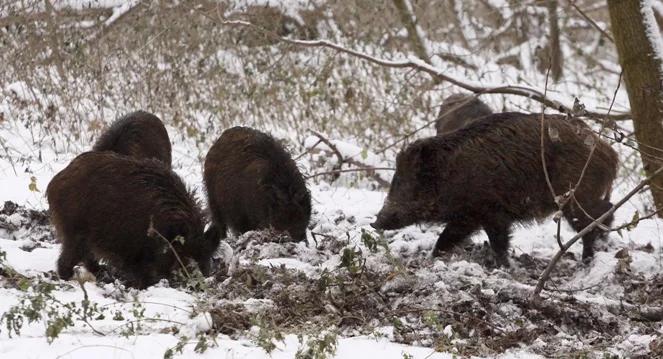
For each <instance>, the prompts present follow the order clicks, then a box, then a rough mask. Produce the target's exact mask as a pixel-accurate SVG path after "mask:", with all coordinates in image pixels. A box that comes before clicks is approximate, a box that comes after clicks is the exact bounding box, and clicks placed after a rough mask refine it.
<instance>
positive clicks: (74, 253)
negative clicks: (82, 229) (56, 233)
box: [58, 236, 87, 280]
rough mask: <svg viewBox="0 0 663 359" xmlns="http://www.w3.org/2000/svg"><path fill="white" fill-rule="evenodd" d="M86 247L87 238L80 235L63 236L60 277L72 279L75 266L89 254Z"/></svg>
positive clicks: (59, 265)
mask: <svg viewBox="0 0 663 359" xmlns="http://www.w3.org/2000/svg"><path fill="white" fill-rule="evenodd" d="M86 249H87V248H86V246H85V239H84V238H82V237H80V236H77V237H66V238H63V241H62V251H61V252H60V258H58V276H60V279H64V280H69V279H71V277H72V276H73V275H74V266H75V265H77V264H78V263H79V262H80V261H82V260H83V259H84V258H85V257H86V256H87V253H86Z"/></svg>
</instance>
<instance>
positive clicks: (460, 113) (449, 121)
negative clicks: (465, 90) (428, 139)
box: [435, 93, 493, 136]
mask: <svg viewBox="0 0 663 359" xmlns="http://www.w3.org/2000/svg"><path fill="white" fill-rule="evenodd" d="M492 114H493V110H491V109H490V107H488V105H486V104H485V103H483V102H482V101H481V100H479V99H478V98H476V97H475V96H473V95H466V94H460V93H456V94H453V95H451V96H449V97H447V98H446V99H444V102H443V103H442V105H441V106H440V112H439V114H438V115H437V121H435V129H436V130H437V135H438V136H441V135H446V134H450V133H452V132H454V131H456V130H458V129H460V128H463V127H465V126H467V125H469V124H471V123H472V122H475V121H477V120H479V119H481V118H483V117H486V116H489V115H492Z"/></svg>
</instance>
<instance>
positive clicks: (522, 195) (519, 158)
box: [372, 112, 618, 265]
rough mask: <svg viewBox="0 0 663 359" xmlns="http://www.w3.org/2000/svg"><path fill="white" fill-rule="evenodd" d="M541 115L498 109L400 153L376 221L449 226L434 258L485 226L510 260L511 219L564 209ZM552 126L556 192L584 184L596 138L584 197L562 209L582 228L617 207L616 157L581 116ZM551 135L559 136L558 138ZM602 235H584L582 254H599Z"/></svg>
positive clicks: (500, 257)
mask: <svg viewBox="0 0 663 359" xmlns="http://www.w3.org/2000/svg"><path fill="white" fill-rule="evenodd" d="M540 118H541V115H528V114H522V113H515V112H510V113H500V114H494V115H491V116H488V117H486V118H484V119H482V120H479V121H477V122H475V123H473V124H472V125H469V126H467V127H465V128H463V129H460V130H458V131H456V132H454V133H452V134H449V135H446V136H435V137H431V138H425V139H421V140H418V141H415V142H414V143H412V144H411V145H410V146H408V147H407V148H406V149H405V150H404V151H402V152H401V153H400V154H399V155H398V157H397V160H396V174H395V175H394V178H393V181H392V183H391V188H390V190H389V194H388V196H387V199H386V200H385V203H384V206H383V207H382V209H381V210H380V212H379V213H378V215H377V220H376V221H375V223H373V224H372V226H373V227H375V228H377V229H397V228H401V227H405V226H407V225H410V224H414V223H420V222H442V223H446V227H445V228H444V230H443V231H442V234H440V237H439V239H438V240H437V243H436V245H435V249H434V252H433V255H439V254H440V252H441V251H446V250H448V249H450V248H451V247H453V246H454V245H455V244H457V243H459V242H461V241H462V240H463V239H464V238H466V237H468V236H470V235H471V234H472V233H474V232H475V231H477V230H479V229H480V228H483V229H484V230H485V231H486V233H487V234H488V238H489V240H490V245H491V247H492V248H493V250H494V252H495V254H496V258H497V261H498V263H500V264H503V265H508V261H507V250H508V247H509V235H510V234H509V233H510V227H511V224H512V223H514V222H520V223H527V222H530V221H532V220H540V219H543V218H545V217H546V216H548V215H550V214H551V213H553V212H554V211H555V210H556V209H557V206H556V204H555V202H554V200H553V197H552V195H551V193H550V190H549V188H548V185H547V183H546V179H545V175H544V172H543V166H542V163H541V150H540ZM551 127H552V128H553V130H549V128H551ZM545 128H546V130H545V131H544V133H545V145H544V148H545V155H546V168H547V170H548V173H549V178H550V181H551V182H552V186H553V188H554V190H555V193H556V194H557V195H561V194H564V193H566V192H567V191H569V189H571V188H573V187H574V186H575V184H576V183H577V182H578V179H579V178H580V174H581V172H582V170H583V167H584V165H585V162H586V160H587V158H588V156H589V152H590V147H589V146H588V145H587V144H586V142H592V141H596V142H595V143H597V147H596V150H595V152H594V154H593V156H592V159H591V161H590V162H589V165H588V166H587V169H586V172H585V174H584V177H583V178H582V181H581V182H580V185H579V187H578V189H577V191H576V192H575V198H576V200H577V201H574V200H571V201H569V203H567V205H566V206H565V207H564V209H563V214H564V217H565V218H566V219H567V221H568V222H569V223H570V225H571V226H572V227H573V229H575V230H576V231H580V230H581V229H583V228H584V227H585V226H587V225H589V224H590V223H591V222H592V221H593V219H592V218H597V217H599V216H600V215H602V214H603V213H605V212H606V211H607V210H608V209H609V208H610V207H611V203H610V202H609V201H608V199H609V195H610V190H611V186H612V182H613V180H614V179H615V176H616V173H617V164H618V158H617V154H616V153H615V151H614V150H613V149H612V148H611V147H610V146H609V145H608V144H607V143H605V142H603V141H601V140H600V139H599V138H598V137H597V136H596V135H594V134H593V133H592V132H591V130H590V129H589V127H587V126H586V125H585V124H584V123H582V122H581V121H580V120H568V119H566V118H565V117H564V116H555V115H552V116H546V117H545ZM555 130H556V131H555ZM549 133H556V134H558V137H559V138H558V139H557V138H556V139H554V140H551V138H550V137H549ZM555 137H557V135H555ZM588 140H591V141H588ZM585 211H586V213H587V214H585ZM611 221H612V217H610V218H609V219H607V220H606V221H605V222H604V224H605V225H606V226H609V225H610V223H611ZM601 234H602V232H601V230H599V229H596V230H594V231H592V232H590V233H588V234H587V235H585V236H584V237H583V259H588V258H590V257H592V256H593V243H594V240H595V238H597V237H598V236H599V235H601Z"/></svg>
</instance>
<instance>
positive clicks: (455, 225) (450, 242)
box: [433, 221, 479, 257]
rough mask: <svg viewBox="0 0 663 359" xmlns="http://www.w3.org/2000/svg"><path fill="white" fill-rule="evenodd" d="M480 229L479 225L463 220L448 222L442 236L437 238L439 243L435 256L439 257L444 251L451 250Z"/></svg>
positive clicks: (436, 246)
mask: <svg viewBox="0 0 663 359" xmlns="http://www.w3.org/2000/svg"><path fill="white" fill-rule="evenodd" d="M478 229H479V227H478V226H476V225H474V224H472V223H465V222H463V221H452V222H449V223H447V225H446V227H444V230H443V231H442V233H441V234H440V237H439V238H438V239H437V243H435V249H433V257H439V256H440V255H442V252H446V251H448V250H450V249H451V248H453V247H454V246H455V245H456V244H458V243H460V242H462V241H463V239H465V238H467V237H468V236H469V235H471V234H472V233H473V232H475V231H476V230H478Z"/></svg>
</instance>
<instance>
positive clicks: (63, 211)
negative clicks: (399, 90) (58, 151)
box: [46, 151, 219, 288]
mask: <svg viewBox="0 0 663 359" xmlns="http://www.w3.org/2000/svg"><path fill="white" fill-rule="evenodd" d="M46 196H47V198H48V204H49V207H50V208H49V212H50V216H51V222H52V223H53V225H54V226H55V229H56V233H57V236H58V237H59V239H60V241H61V242H62V252H61V254H60V258H59V259H58V266H57V267H58V268H57V269H58V274H59V276H60V277H61V278H62V279H69V278H71V276H72V268H73V267H74V266H75V265H76V264H78V263H79V262H81V261H82V262H83V263H84V265H85V266H86V267H87V269H88V270H90V271H91V272H93V273H95V272H97V271H98V269H99V267H98V266H99V264H98V261H99V260H102V259H103V260H105V261H106V262H108V264H109V265H110V266H112V267H114V268H116V269H118V270H119V271H120V272H121V273H122V274H124V275H126V276H127V277H128V284H129V285H131V286H134V287H137V288H145V287H147V286H149V285H151V284H153V283H155V282H157V281H158V280H159V279H161V278H165V277H168V275H169V274H170V273H171V271H172V270H173V269H176V268H178V267H179V263H178V261H177V260H176V257H175V255H174V254H173V252H172V250H171V249H170V246H169V245H168V244H167V243H166V242H165V241H164V239H163V238H161V237H159V236H157V235H155V234H154V233H150V234H149V235H148V229H149V228H150V223H152V224H153V228H154V229H155V230H156V231H158V233H160V234H161V235H162V236H163V237H165V238H166V239H167V240H168V241H169V242H171V244H172V246H173V248H174V249H175V251H176V252H177V254H178V255H179V257H180V258H181V259H182V260H183V261H187V260H189V259H193V260H195V261H196V262H197V264H198V267H199V268H200V270H201V272H202V273H203V274H204V275H208V274H209V271H210V263H211V256H212V254H213V252H214V250H215V249H216V247H217V245H218V243H219V239H218V238H213V239H206V238H204V237H203V229H204V223H203V215H202V214H201V210H200V207H199V205H198V203H197V202H196V200H195V198H194V196H193V194H192V193H190V192H189V191H187V189H186V187H185V185H184V183H182V180H181V179H180V178H179V177H178V176H177V175H176V174H175V173H174V172H173V171H171V170H170V169H168V168H167V167H166V166H164V164H163V163H161V162H160V161H157V160H152V159H149V160H141V159H134V158H131V157H126V156H121V155H118V154H115V153H113V152H108V151H105V152H86V153H83V154H81V155H80V156H78V157H76V158H75V159H74V160H73V161H71V163H70V164H69V165H68V166H67V167H66V168H65V169H64V170H62V171H60V173H58V174H57V175H56V176H55V177H54V178H53V180H51V182H50V183H49V184H48V188H47V190H46ZM179 236H181V237H182V238H183V242H181V241H179V240H176V238H177V237H179ZM185 263H186V262H185Z"/></svg>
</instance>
